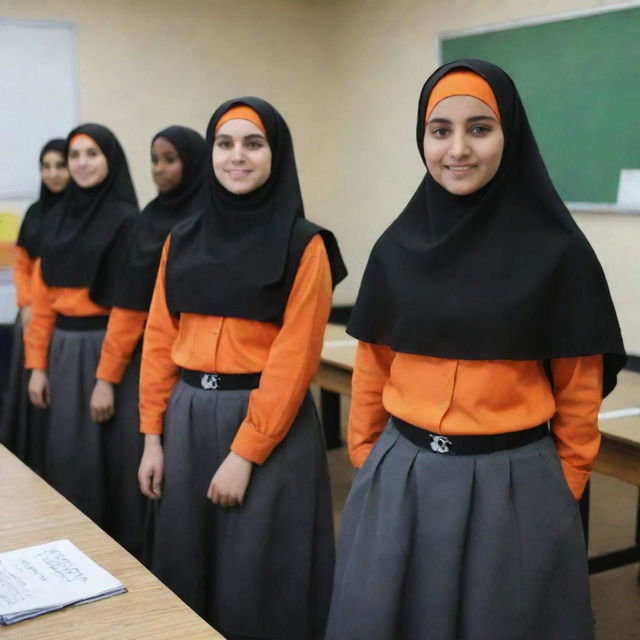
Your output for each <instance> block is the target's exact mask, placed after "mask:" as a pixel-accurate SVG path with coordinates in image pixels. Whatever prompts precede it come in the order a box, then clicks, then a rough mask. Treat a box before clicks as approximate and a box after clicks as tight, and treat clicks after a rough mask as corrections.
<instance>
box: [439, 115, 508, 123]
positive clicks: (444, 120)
mask: <svg viewBox="0 0 640 640" xmlns="http://www.w3.org/2000/svg"><path fill="white" fill-rule="evenodd" d="M481 120H493V121H494V122H497V120H496V119H495V118H494V117H493V116H471V117H470V118H467V120H466V122H480V121H481ZM434 122H435V123H438V124H453V121H452V120H449V119H448V118H431V120H429V121H428V122H427V124H433V123H434Z"/></svg>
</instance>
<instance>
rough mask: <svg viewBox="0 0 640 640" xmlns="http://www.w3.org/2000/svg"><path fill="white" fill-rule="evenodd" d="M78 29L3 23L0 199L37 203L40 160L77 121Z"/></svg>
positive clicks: (0, 30)
mask: <svg viewBox="0 0 640 640" xmlns="http://www.w3.org/2000/svg"><path fill="white" fill-rule="evenodd" d="M77 75H78V72H77V62H76V30H75V26H74V25H73V24H72V23H69V22H41V21H30V20H0V96H2V108H1V109H0V199H23V198H24V199H33V198H35V197H37V194H38V192H39V188H40V176H39V171H38V155H39V153H40V149H41V148H42V146H43V145H44V143H45V142H46V141H47V140H49V139H50V138H66V136H67V133H68V132H69V131H70V130H71V129H72V128H73V127H74V126H75V124H76V123H77V121H78V111H79V110H78V102H79V100H78V90H77V87H78V80H77Z"/></svg>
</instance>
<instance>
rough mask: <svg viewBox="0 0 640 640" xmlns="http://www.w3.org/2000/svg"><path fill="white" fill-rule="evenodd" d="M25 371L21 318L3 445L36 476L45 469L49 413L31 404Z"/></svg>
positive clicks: (0, 433)
mask: <svg viewBox="0 0 640 640" xmlns="http://www.w3.org/2000/svg"><path fill="white" fill-rule="evenodd" d="M30 375H31V371H27V369H25V368H24V343H23V331H22V321H21V320H20V314H18V317H17V318H16V322H15V324H14V325H13V338H12V344H11V361H10V363H9V381H8V384H7V389H6V394H5V397H4V402H3V409H2V419H1V420H0V442H2V444H4V445H5V446H6V447H7V448H8V449H9V450H10V451H12V452H13V453H15V455H16V456H18V458H20V460H22V461H23V462H24V463H25V464H27V465H29V466H30V467H31V468H32V469H33V470H34V471H35V472H36V473H39V474H42V472H43V468H44V452H45V438H46V434H47V421H48V417H49V412H48V410H46V409H38V407H34V406H33V405H32V404H31V402H30V401H29V377H30Z"/></svg>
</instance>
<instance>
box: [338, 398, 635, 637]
mask: <svg viewBox="0 0 640 640" xmlns="http://www.w3.org/2000/svg"><path fill="white" fill-rule="evenodd" d="M348 404H349V402H348V398H345V399H344V400H343V402H342V405H343V406H342V422H343V425H344V424H345V423H346V416H347V413H348ZM329 468H330V473H331V482H332V490H333V501H334V502H333V504H334V521H335V524H336V530H338V529H339V526H340V516H341V512H342V507H343V505H344V502H345V499H346V496H347V494H348V492H349V487H350V485H351V475H352V472H351V465H350V464H349V460H348V457H347V453H346V448H345V447H342V448H340V449H334V450H333V451H330V452H329ZM637 501H638V489H637V488H636V487H634V486H632V485H629V484H627V483H624V482H620V481H618V480H615V479H613V478H609V477H607V476H604V475H600V474H593V477H592V480H591V514H590V541H589V554H590V555H597V554H601V553H605V552H607V551H614V550H617V549H622V548H626V547H629V546H631V545H632V544H633V539H634V532H635V518H636V507H637V504H638V502H637ZM639 576H640V567H639V565H638V564H637V563H636V564H634V565H629V566H626V567H621V568H619V569H613V570H611V571H605V572H602V573H599V574H596V575H593V576H591V593H592V603H593V609H594V613H595V618H596V640H640V581H639ZM540 640H544V639H542V638H541V639H540Z"/></svg>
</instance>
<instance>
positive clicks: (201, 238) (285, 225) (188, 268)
mask: <svg viewBox="0 0 640 640" xmlns="http://www.w3.org/2000/svg"><path fill="white" fill-rule="evenodd" d="M241 104H242V105H247V106H249V107H251V108H252V109H253V110H254V111H255V112H256V113H258V115H259V116H260V118H261V120H262V122H263V124H264V127H265V130H266V133H267V136H266V137H267V141H268V143H269V146H270V148H271V154H272V159H271V174H270V176H269V178H268V180H267V181H266V182H265V184H263V185H262V186H261V187H259V188H258V189H256V190H254V191H252V192H250V193H247V194H244V195H236V194H233V193H230V192H229V191H227V190H226V189H225V188H224V187H223V186H222V185H221V184H220V182H219V181H218V180H217V178H216V177H215V174H214V172H213V170H212V169H211V168H209V170H208V179H207V183H208V192H207V194H206V198H205V202H204V208H203V210H202V212H201V214H200V215H198V216H196V217H195V218H194V219H192V220H189V221H187V222H184V223H182V224H180V225H178V226H177V227H175V228H174V230H173V231H172V233H171V244H170V248H169V258H168V263H167V282H166V285H167V286H166V290H167V304H168V306H169V309H170V310H171V312H172V313H174V314H176V315H177V314H178V313H181V312H188V313H201V314H205V315H214V316H228V317H238V318H249V319H253V320H261V321H265V322H279V321H280V320H281V318H282V314H283V313H284V309H285V306H286V304H287V300H288V297H289V291H290V290H291V286H292V285H293V280H294V278H295V274H296V271H297V268H298V264H299V262H300V258H301V257H302V253H303V252H304V249H305V247H306V246H307V244H308V242H309V240H310V239H311V238H312V236H314V235H315V234H316V233H319V234H320V235H321V236H322V238H323V240H324V243H325V247H326V249H327V254H328V256H329V262H330V264H331V271H332V276H333V285H334V286H335V285H336V284H337V283H338V282H340V281H341V280H342V279H343V278H344V277H345V276H346V268H345V266H344V263H343V261H342V257H341V256H340V251H339V249H338V245H337V242H336V240H335V237H334V236H333V234H332V233H331V232H330V231H327V230H325V229H321V228H320V227H318V226H316V225H315V224H313V223H311V222H309V221H308V220H305V218H304V207H303V204H302V195H301V193H300V184H299V182H298V172H297V169H296V163H295V158H294V155H293V143H292V141H291V134H290V133H289V128H288V127H287V124H286V122H285V121H284V119H283V118H282V116H281V115H280V114H279V113H278V112H277V111H276V110H275V109H274V108H273V107H272V106H271V105H270V104H269V103H267V102H265V101H264V100H261V99H259V98H238V99H235V100H229V101H228V102H225V103H224V104H222V105H221V106H220V107H218V109H216V111H215V113H214V114H213V116H212V118H211V120H210V122H209V126H208V127H207V159H209V158H211V156H212V151H213V143H214V137H215V130H216V125H217V123H218V120H219V119H220V118H221V117H222V115H224V114H225V113H226V112H227V111H228V110H229V109H230V108H231V107H233V106H235V105H241ZM208 162H210V160H208ZM209 167H210V164H209Z"/></svg>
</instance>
